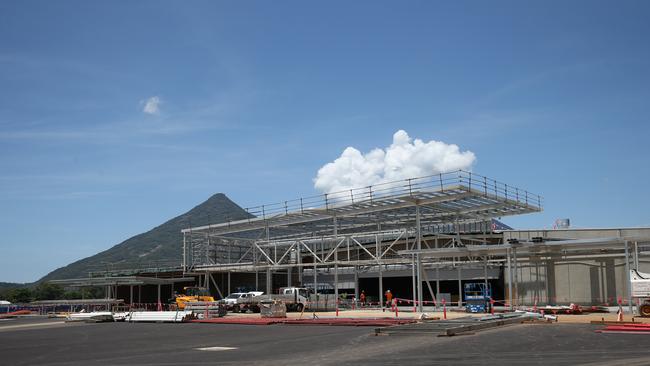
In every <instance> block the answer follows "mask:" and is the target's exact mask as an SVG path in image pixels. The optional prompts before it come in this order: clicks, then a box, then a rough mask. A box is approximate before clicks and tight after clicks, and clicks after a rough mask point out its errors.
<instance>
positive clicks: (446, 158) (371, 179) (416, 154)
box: [314, 130, 476, 193]
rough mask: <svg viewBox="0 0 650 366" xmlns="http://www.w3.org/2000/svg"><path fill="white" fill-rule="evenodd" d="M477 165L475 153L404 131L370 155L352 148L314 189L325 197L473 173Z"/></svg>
mask: <svg viewBox="0 0 650 366" xmlns="http://www.w3.org/2000/svg"><path fill="white" fill-rule="evenodd" d="M475 161H476V156H475V155H474V153H473V152H471V151H461V150H460V148H459V147H458V146H457V145H454V144H447V143H445V142H442V141H434V140H432V141H428V142H425V141H422V140H420V139H415V140H413V139H411V137H409V135H408V134H407V133H406V131H404V130H399V131H397V132H395V134H394V135H393V143H392V144H391V145H390V146H388V147H386V148H385V149H380V148H376V149H373V150H371V151H370V152H368V153H366V154H362V153H361V152H360V151H359V150H357V149H355V148H353V147H348V148H346V149H345V150H344V151H343V153H342V154H341V156H340V157H338V158H337V159H336V160H334V161H333V162H331V163H327V164H325V165H324V166H323V167H321V168H320V169H319V170H318V174H317V176H316V178H314V187H315V188H316V189H317V190H319V191H321V192H324V193H331V192H338V191H343V190H348V189H353V188H361V187H367V186H369V185H373V184H378V183H384V182H390V181H395V180H400V179H408V178H416V177H421V176H426V175H431V174H438V173H445V172H450V171H454V170H458V169H470V168H471V167H472V164H474V162H475Z"/></svg>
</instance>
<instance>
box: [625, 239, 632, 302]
mask: <svg viewBox="0 0 650 366" xmlns="http://www.w3.org/2000/svg"><path fill="white" fill-rule="evenodd" d="M625 275H626V276H625V278H626V279H627V283H626V284H625V287H626V288H627V301H628V306H629V308H630V314H633V313H634V309H633V305H632V280H631V278H630V253H629V249H628V241H627V240H626V241H625Z"/></svg>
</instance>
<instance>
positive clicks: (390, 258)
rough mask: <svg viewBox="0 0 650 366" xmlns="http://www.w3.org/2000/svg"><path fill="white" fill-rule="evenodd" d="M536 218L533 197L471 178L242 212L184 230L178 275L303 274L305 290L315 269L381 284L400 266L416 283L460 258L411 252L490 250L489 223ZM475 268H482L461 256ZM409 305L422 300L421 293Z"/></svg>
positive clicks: (429, 180)
mask: <svg viewBox="0 0 650 366" xmlns="http://www.w3.org/2000/svg"><path fill="white" fill-rule="evenodd" d="M541 210H542V198H541V197H540V196H538V195H535V194H532V193H530V192H528V191H526V190H522V189H519V188H515V187H512V186H509V185H507V184H505V183H501V182H497V181H496V180H493V179H489V178H487V177H484V176H481V175H478V174H475V173H471V172H466V171H457V172H453V173H447V174H438V175H434V176H427V177H422V178H412V179H407V180H403V181H397V182H390V183H385V184H380V185H376V186H369V187H366V188H361V189H352V190H349V191H344V192H336V193H331V194H325V195H320V196H314V197H307V198H300V199H296V200H290V201H284V202H283V203H280V204H274V205H262V206H257V207H253V208H249V209H247V211H248V212H250V213H251V214H253V215H256V216H257V217H255V218H251V219H246V220H240V221H234V222H227V223H222V224H213V225H207V226H202V227H194V228H188V229H185V230H183V231H182V233H183V268H184V270H185V272H204V273H211V272H256V273H257V272H259V271H266V273H267V281H268V278H269V276H268V274H269V273H270V272H271V271H278V270H285V269H286V270H287V272H289V274H290V273H291V272H290V271H291V269H292V268H298V269H299V274H300V278H302V273H303V269H304V268H310V269H311V273H313V278H314V282H315V281H316V275H317V273H318V272H317V268H322V267H326V268H330V267H333V268H334V269H335V270H334V274H335V276H337V275H338V272H339V270H341V271H342V272H345V271H346V270H347V271H349V270H350V269H353V270H354V271H355V273H356V272H358V271H363V270H364V268H365V269H366V270H367V269H368V268H376V269H377V270H378V271H379V276H380V278H381V271H382V267H385V266H389V265H401V266H406V267H410V268H412V269H413V272H414V276H413V277H414V279H415V278H416V277H417V278H418V280H419V281H420V282H418V283H422V278H423V276H426V271H424V269H425V268H427V267H430V268H433V267H435V268H440V267H441V266H447V265H451V266H455V265H456V264H457V263H459V261H460V259H461V258H459V257H456V256H452V257H451V258H449V260H444V261H441V260H440V259H438V258H436V259H431V258H429V257H427V259H425V260H424V262H423V260H422V257H421V256H420V255H419V251H421V250H425V249H440V248H447V247H451V248H456V247H464V246H465V245H466V244H498V238H499V235H495V234H494V232H493V218H496V217H502V216H509V215H518V214H525V213H532V212H539V211H541ZM479 259H480V260H482V262H485V263H487V262H488V258H487V256H484V257H481V258H478V257H473V256H464V260H465V261H474V262H476V261H478V260H479ZM425 280H426V281H427V284H428V280H427V279H426V278H425ZM335 282H336V283H337V284H338V279H337V280H336V281H335ZM414 283H415V282H414ZM316 286H317V284H316V283H314V288H316ZM267 287H268V288H267V291H268V290H269V289H270V286H269V283H268V282H267ZM335 287H336V288H335V291H336V294H337V295H338V286H335ZM414 287H415V286H414ZM417 287H421V286H417ZM357 291H358V290H357ZM381 292H382V289H381V281H380V293H381ZM357 295H358V294H357ZM414 295H415V294H414ZM433 295H434V294H433V291H432V296H433ZM415 297H417V298H418V299H422V298H423V296H422V289H421V288H419V293H418V294H417V296H414V298H415ZM434 297H435V296H434ZM419 304H420V307H421V306H422V302H421V301H420V302H419Z"/></svg>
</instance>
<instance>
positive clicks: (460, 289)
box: [457, 261, 463, 309]
mask: <svg viewBox="0 0 650 366" xmlns="http://www.w3.org/2000/svg"><path fill="white" fill-rule="evenodd" d="M457 268H458V308H459V309H460V308H461V307H463V281H462V278H463V277H462V276H463V273H462V270H461V265H460V261H458V267H457Z"/></svg>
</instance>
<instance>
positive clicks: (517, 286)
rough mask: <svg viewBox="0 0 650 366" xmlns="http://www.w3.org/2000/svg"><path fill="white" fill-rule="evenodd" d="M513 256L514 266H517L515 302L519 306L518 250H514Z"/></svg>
mask: <svg viewBox="0 0 650 366" xmlns="http://www.w3.org/2000/svg"><path fill="white" fill-rule="evenodd" d="M512 254H513V259H514V265H515V268H514V270H515V294H514V295H515V296H514V300H515V302H516V304H515V305H516V306H519V273H518V271H519V269H518V263H517V248H512Z"/></svg>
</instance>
